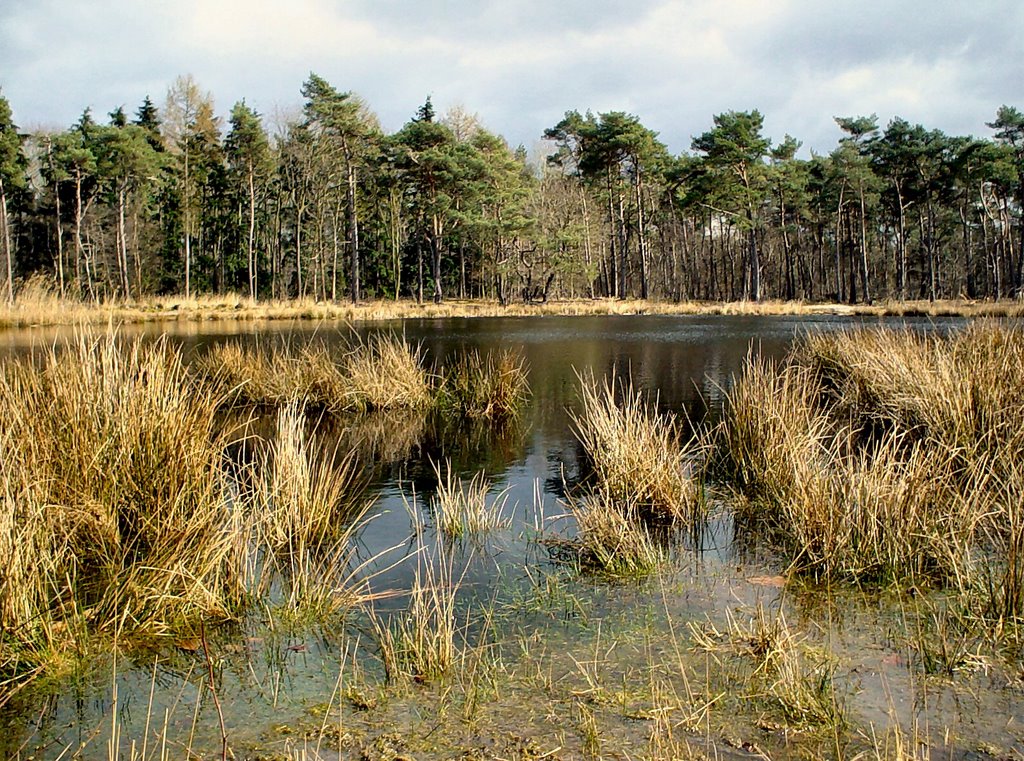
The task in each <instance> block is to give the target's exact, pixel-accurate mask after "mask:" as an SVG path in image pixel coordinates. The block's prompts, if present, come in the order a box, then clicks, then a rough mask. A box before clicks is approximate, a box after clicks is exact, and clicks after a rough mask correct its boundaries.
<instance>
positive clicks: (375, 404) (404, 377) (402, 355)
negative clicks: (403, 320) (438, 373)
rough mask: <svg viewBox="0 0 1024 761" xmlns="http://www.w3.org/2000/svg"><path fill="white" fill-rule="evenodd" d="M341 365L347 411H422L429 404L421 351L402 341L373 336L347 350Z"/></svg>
mask: <svg viewBox="0 0 1024 761" xmlns="http://www.w3.org/2000/svg"><path fill="white" fill-rule="evenodd" d="M342 366H343V374H344V377H345V380H346V382H347V385H348V389H349V390H348V394H347V399H348V405H347V406H348V407H349V408H350V409H355V410H358V411H367V410H391V409H411V410H422V409H425V408H427V407H429V406H430V405H431V403H432V396H433V394H432V388H431V382H430V378H429V376H428V374H427V372H426V370H425V369H424V366H423V351H422V349H421V348H420V347H418V346H412V345H411V344H409V343H408V342H407V341H406V340H405V339H404V338H401V337H399V336H396V335H393V334H378V335H375V336H373V337H371V338H369V339H368V340H366V341H364V342H361V343H359V344H357V345H356V346H354V347H353V348H352V349H350V350H349V351H348V352H347V353H346V355H345V357H344V359H343V361H342Z"/></svg>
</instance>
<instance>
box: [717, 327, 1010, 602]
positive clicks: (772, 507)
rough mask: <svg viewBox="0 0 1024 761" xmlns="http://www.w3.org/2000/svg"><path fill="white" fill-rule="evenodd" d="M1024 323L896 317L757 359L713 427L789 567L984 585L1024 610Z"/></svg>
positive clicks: (746, 514)
mask: <svg viewBox="0 0 1024 761" xmlns="http://www.w3.org/2000/svg"><path fill="white" fill-rule="evenodd" d="M1022 370H1024V335H1022V334H1021V333H1020V332H1019V331H1018V330H1016V329H1014V328H1008V327H1006V326H1003V325H999V324H994V323H986V324H980V325H972V326H970V327H969V328H967V329H966V330H964V331H962V332H960V333H957V334H954V335H952V336H950V337H937V336H928V337H925V336H918V335H914V334H911V333H905V332H897V331H891V330H870V331H868V330H864V331H855V332H852V333H844V334H834V335H818V336H813V337H808V338H807V339H805V340H804V341H802V342H801V343H800V344H799V345H798V346H797V347H796V348H795V350H794V351H793V353H792V355H791V356H790V358H789V359H788V360H787V362H785V363H784V364H781V365H775V364H772V363H769V362H765V361H761V360H755V359H750V360H748V362H747V364H746V365H745V367H744V372H743V375H742V377H741V378H740V379H739V381H738V382H737V383H736V384H735V386H734V387H733V388H732V389H731V391H730V392H729V394H728V399H727V403H726V410H725V418H724V422H723V426H722V428H721V430H720V434H719V440H720V442H721V444H722V447H723V449H724V451H725V452H726V457H725V459H726V462H727V472H728V474H729V475H730V477H731V479H732V482H733V483H734V484H735V485H736V486H737V487H738V488H739V489H740V490H741V491H742V492H743V493H744V494H745V495H746V497H747V500H748V501H746V502H744V503H741V506H740V508H739V516H740V517H741V518H742V519H749V520H754V521H756V522H759V523H762V524H767V525H768V526H770V527H771V528H772V529H774V530H775V532H776V533H775V535H776V537H777V538H778V539H779V540H780V542H781V544H782V546H784V547H786V548H788V550H789V552H790V557H791V558H792V560H793V562H794V565H795V566H796V567H797V568H798V569H800V570H804V571H809V572H812V573H814V574H818V575H823V576H827V577H831V578H847V579H853V580H857V581H865V580H866V581H898V582H903V581H910V582H919V581H927V580H934V581H938V582H940V583H943V584H949V585H952V586H953V587H954V588H956V589H960V590H963V591H967V590H977V589H978V584H979V580H981V579H982V578H983V579H984V580H985V584H984V585H983V587H984V588H985V589H986V590H987V591H986V592H985V594H983V595H982V598H983V599H985V600H986V601H987V605H988V606H989V607H990V608H992V609H993V610H995V611H997V612H996V613H993V614H991V615H994V616H995V617H997V618H1003V619H1005V618H1007V617H1020V615H1021V614H1022V613H1024V594H1022V592H1021V590H1022V589H1024V585H1022V583H1021V579H1022V578H1024V569H1022V563H1021V562H1020V560H1019V559H1018V558H1020V552H1019V550H1020V549H1022V548H1024V529H1022V528H1021V527H1022V526H1024V519H1022V518H1021V517H1020V516H1021V515H1022V510H1021V508H1020V507H1019V505H1020V504H1022V503H1024V477H1019V476H1018V475H1017V474H1016V470H1018V468H1017V466H1016V465H1015V463H1018V462H1019V461H1020V460H1021V455H1022V454H1024V436H1021V435H1020V434H1019V433H1018V432H1019V431H1020V430H1021V428H1022V424H1024V372H1022Z"/></svg>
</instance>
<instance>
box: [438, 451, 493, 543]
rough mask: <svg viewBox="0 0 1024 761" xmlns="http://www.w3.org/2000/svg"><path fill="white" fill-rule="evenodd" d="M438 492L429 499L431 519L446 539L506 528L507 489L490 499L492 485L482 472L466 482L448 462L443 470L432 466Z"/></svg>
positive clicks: (439, 465) (477, 534) (478, 534)
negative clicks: (432, 518) (432, 517)
mask: <svg viewBox="0 0 1024 761" xmlns="http://www.w3.org/2000/svg"><path fill="white" fill-rule="evenodd" d="M433 465H434V473H435V475H436V476H437V493H436V494H435V496H434V497H433V498H432V499H431V503H430V504H431V507H432V509H433V513H434V520H435V522H436V523H437V527H438V529H439V530H440V532H441V533H442V534H443V535H444V536H446V537H447V538H449V539H461V538H464V537H467V536H480V535H483V534H486V533H488V532H491V531H494V530H497V529H501V528H508V527H509V526H510V525H511V517H509V516H506V515H505V511H506V507H507V505H508V490H507V489H506V490H504V491H501V492H499V493H498V494H496V495H494V496H493V497H491V496H490V493H491V484H490V482H489V481H488V480H487V477H486V475H485V474H484V473H483V471H481V472H479V473H477V474H476V475H474V476H473V477H472V478H471V479H470V480H469V481H468V482H467V481H464V480H462V479H460V478H459V477H458V476H457V475H455V473H454V472H453V471H452V463H451V460H446V461H445V464H444V467H443V468H442V466H441V464H440V463H436V462H435V463H434V464H433Z"/></svg>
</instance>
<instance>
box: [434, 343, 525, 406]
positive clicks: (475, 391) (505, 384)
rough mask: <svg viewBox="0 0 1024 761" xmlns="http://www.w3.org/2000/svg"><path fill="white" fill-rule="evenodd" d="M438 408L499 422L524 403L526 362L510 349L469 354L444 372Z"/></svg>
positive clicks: (474, 351) (457, 360)
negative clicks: (440, 406)
mask: <svg viewBox="0 0 1024 761" xmlns="http://www.w3.org/2000/svg"><path fill="white" fill-rule="evenodd" d="M442 375H443V382H442V386H441V390H440V396H441V405H442V406H443V407H445V408H447V409H450V410H453V411H455V412H457V413H459V414H461V415H462V416H464V417H466V418H469V419H473V420H487V421H492V422H502V421H505V420H508V419H510V418H512V417H514V416H515V415H517V414H518V413H519V410H520V409H521V407H522V405H523V402H524V401H525V400H526V396H527V393H528V391H529V387H528V384H527V370H526V361H525V360H524V359H523V357H522V355H520V354H518V353H516V352H515V351H513V350H511V349H502V350H500V351H494V352H488V353H487V354H481V353H480V352H479V351H477V350H472V351H469V352H467V353H465V354H463V355H461V356H460V357H458V358H457V359H456V360H454V361H453V362H452V364H451V365H449V366H448V367H446V368H445V369H444V372H443V373H442Z"/></svg>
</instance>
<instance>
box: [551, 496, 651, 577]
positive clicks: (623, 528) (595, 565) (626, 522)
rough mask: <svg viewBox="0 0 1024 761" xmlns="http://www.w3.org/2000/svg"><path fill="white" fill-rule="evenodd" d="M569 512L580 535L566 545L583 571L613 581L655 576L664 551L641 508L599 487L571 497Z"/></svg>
mask: <svg viewBox="0 0 1024 761" xmlns="http://www.w3.org/2000/svg"><path fill="white" fill-rule="evenodd" d="M568 505H569V510H570V511H571V513H572V514H573V516H575V518H576V524H577V526H578V528H579V534H578V536H577V538H576V541H575V542H574V543H571V544H570V545H569V546H568V549H570V550H571V551H572V552H573V555H574V556H575V559H576V561H577V562H578V563H579V564H580V566H581V567H582V568H583V569H584V570H590V571H596V572H598V573H601V574H603V575H607V576H612V577H616V578H642V577H644V576H649V575H651V574H653V573H655V572H656V571H657V570H658V569H659V568H660V567H661V565H662V563H663V562H664V561H665V559H666V557H667V552H666V550H665V548H664V547H663V546H662V544H661V543H659V542H658V541H657V539H656V538H655V537H654V535H653V534H652V527H651V526H650V525H649V523H648V521H646V520H644V518H643V515H642V508H641V507H640V505H638V504H637V503H635V502H629V501H625V502H624V501H623V500H622V499H619V498H617V497H615V496H613V495H612V494H611V492H610V491H609V490H607V489H603V488H599V489H597V490H596V491H592V492H589V493H587V494H585V495H582V496H580V497H575V498H570V499H569V501H568Z"/></svg>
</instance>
